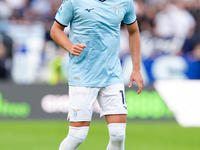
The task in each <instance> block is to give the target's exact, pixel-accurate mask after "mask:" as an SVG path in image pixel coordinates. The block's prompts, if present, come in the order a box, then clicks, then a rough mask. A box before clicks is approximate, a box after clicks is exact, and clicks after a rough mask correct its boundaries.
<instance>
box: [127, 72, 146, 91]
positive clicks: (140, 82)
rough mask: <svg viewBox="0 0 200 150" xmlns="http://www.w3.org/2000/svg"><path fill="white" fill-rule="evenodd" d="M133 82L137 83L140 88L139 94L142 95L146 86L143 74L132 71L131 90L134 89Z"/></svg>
mask: <svg viewBox="0 0 200 150" xmlns="http://www.w3.org/2000/svg"><path fill="white" fill-rule="evenodd" d="M133 81H135V82H136V84H137V85H138V87H139V89H138V91H137V94H140V93H141V92H142V88H143V86H144V82H143V78H142V74H141V72H140V71H134V70H133V71H132V73H131V77H130V82H129V88H130V87H132V85H133Z"/></svg>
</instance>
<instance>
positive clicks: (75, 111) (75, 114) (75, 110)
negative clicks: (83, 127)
mask: <svg viewBox="0 0 200 150" xmlns="http://www.w3.org/2000/svg"><path fill="white" fill-rule="evenodd" d="M72 110H73V111H74V113H73V116H74V117H77V115H78V113H77V112H78V111H79V110H80V109H72Z"/></svg>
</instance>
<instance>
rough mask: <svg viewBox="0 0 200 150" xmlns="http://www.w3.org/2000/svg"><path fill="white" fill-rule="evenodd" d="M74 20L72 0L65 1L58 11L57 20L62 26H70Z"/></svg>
mask: <svg viewBox="0 0 200 150" xmlns="http://www.w3.org/2000/svg"><path fill="white" fill-rule="evenodd" d="M72 18H73V5H72V2H71V0H64V1H63V3H62V4H61V6H60V8H59V9H58V11H57V13H56V16H55V20H56V21H57V22H58V23H59V24H61V25H62V26H68V25H69V23H70V21H71V20H72Z"/></svg>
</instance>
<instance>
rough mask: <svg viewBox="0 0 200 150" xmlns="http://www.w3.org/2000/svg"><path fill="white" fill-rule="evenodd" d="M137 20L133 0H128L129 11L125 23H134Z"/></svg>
mask: <svg viewBox="0 0 200 150" xmlns="http://www.w3.org/2000/svg"><path fill="white" fill-rule="evenodd" d="M135 21H136V15H135V10H134V4H133V0H128V4H127V11H126V14H125V16H124V19H123V22H124V23H125V24H132V23H134V22H135Z"/></svg>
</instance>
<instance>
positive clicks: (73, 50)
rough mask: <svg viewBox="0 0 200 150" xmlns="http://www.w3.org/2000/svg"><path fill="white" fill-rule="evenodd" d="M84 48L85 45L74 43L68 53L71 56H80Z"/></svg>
mask: <svg viewBox="0 0 200 150" xmlns="http://www.w3.org/2000/svg"><path fill="white" fill-rule="evenodd" d="M84 48H86V44H85V43H76V44H74V45H73V46H72V47H71V49H70V51H69V52H70V54H71V55H76V56H80V54H81V52H82V51H83V49H84Z"/></svg>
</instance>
